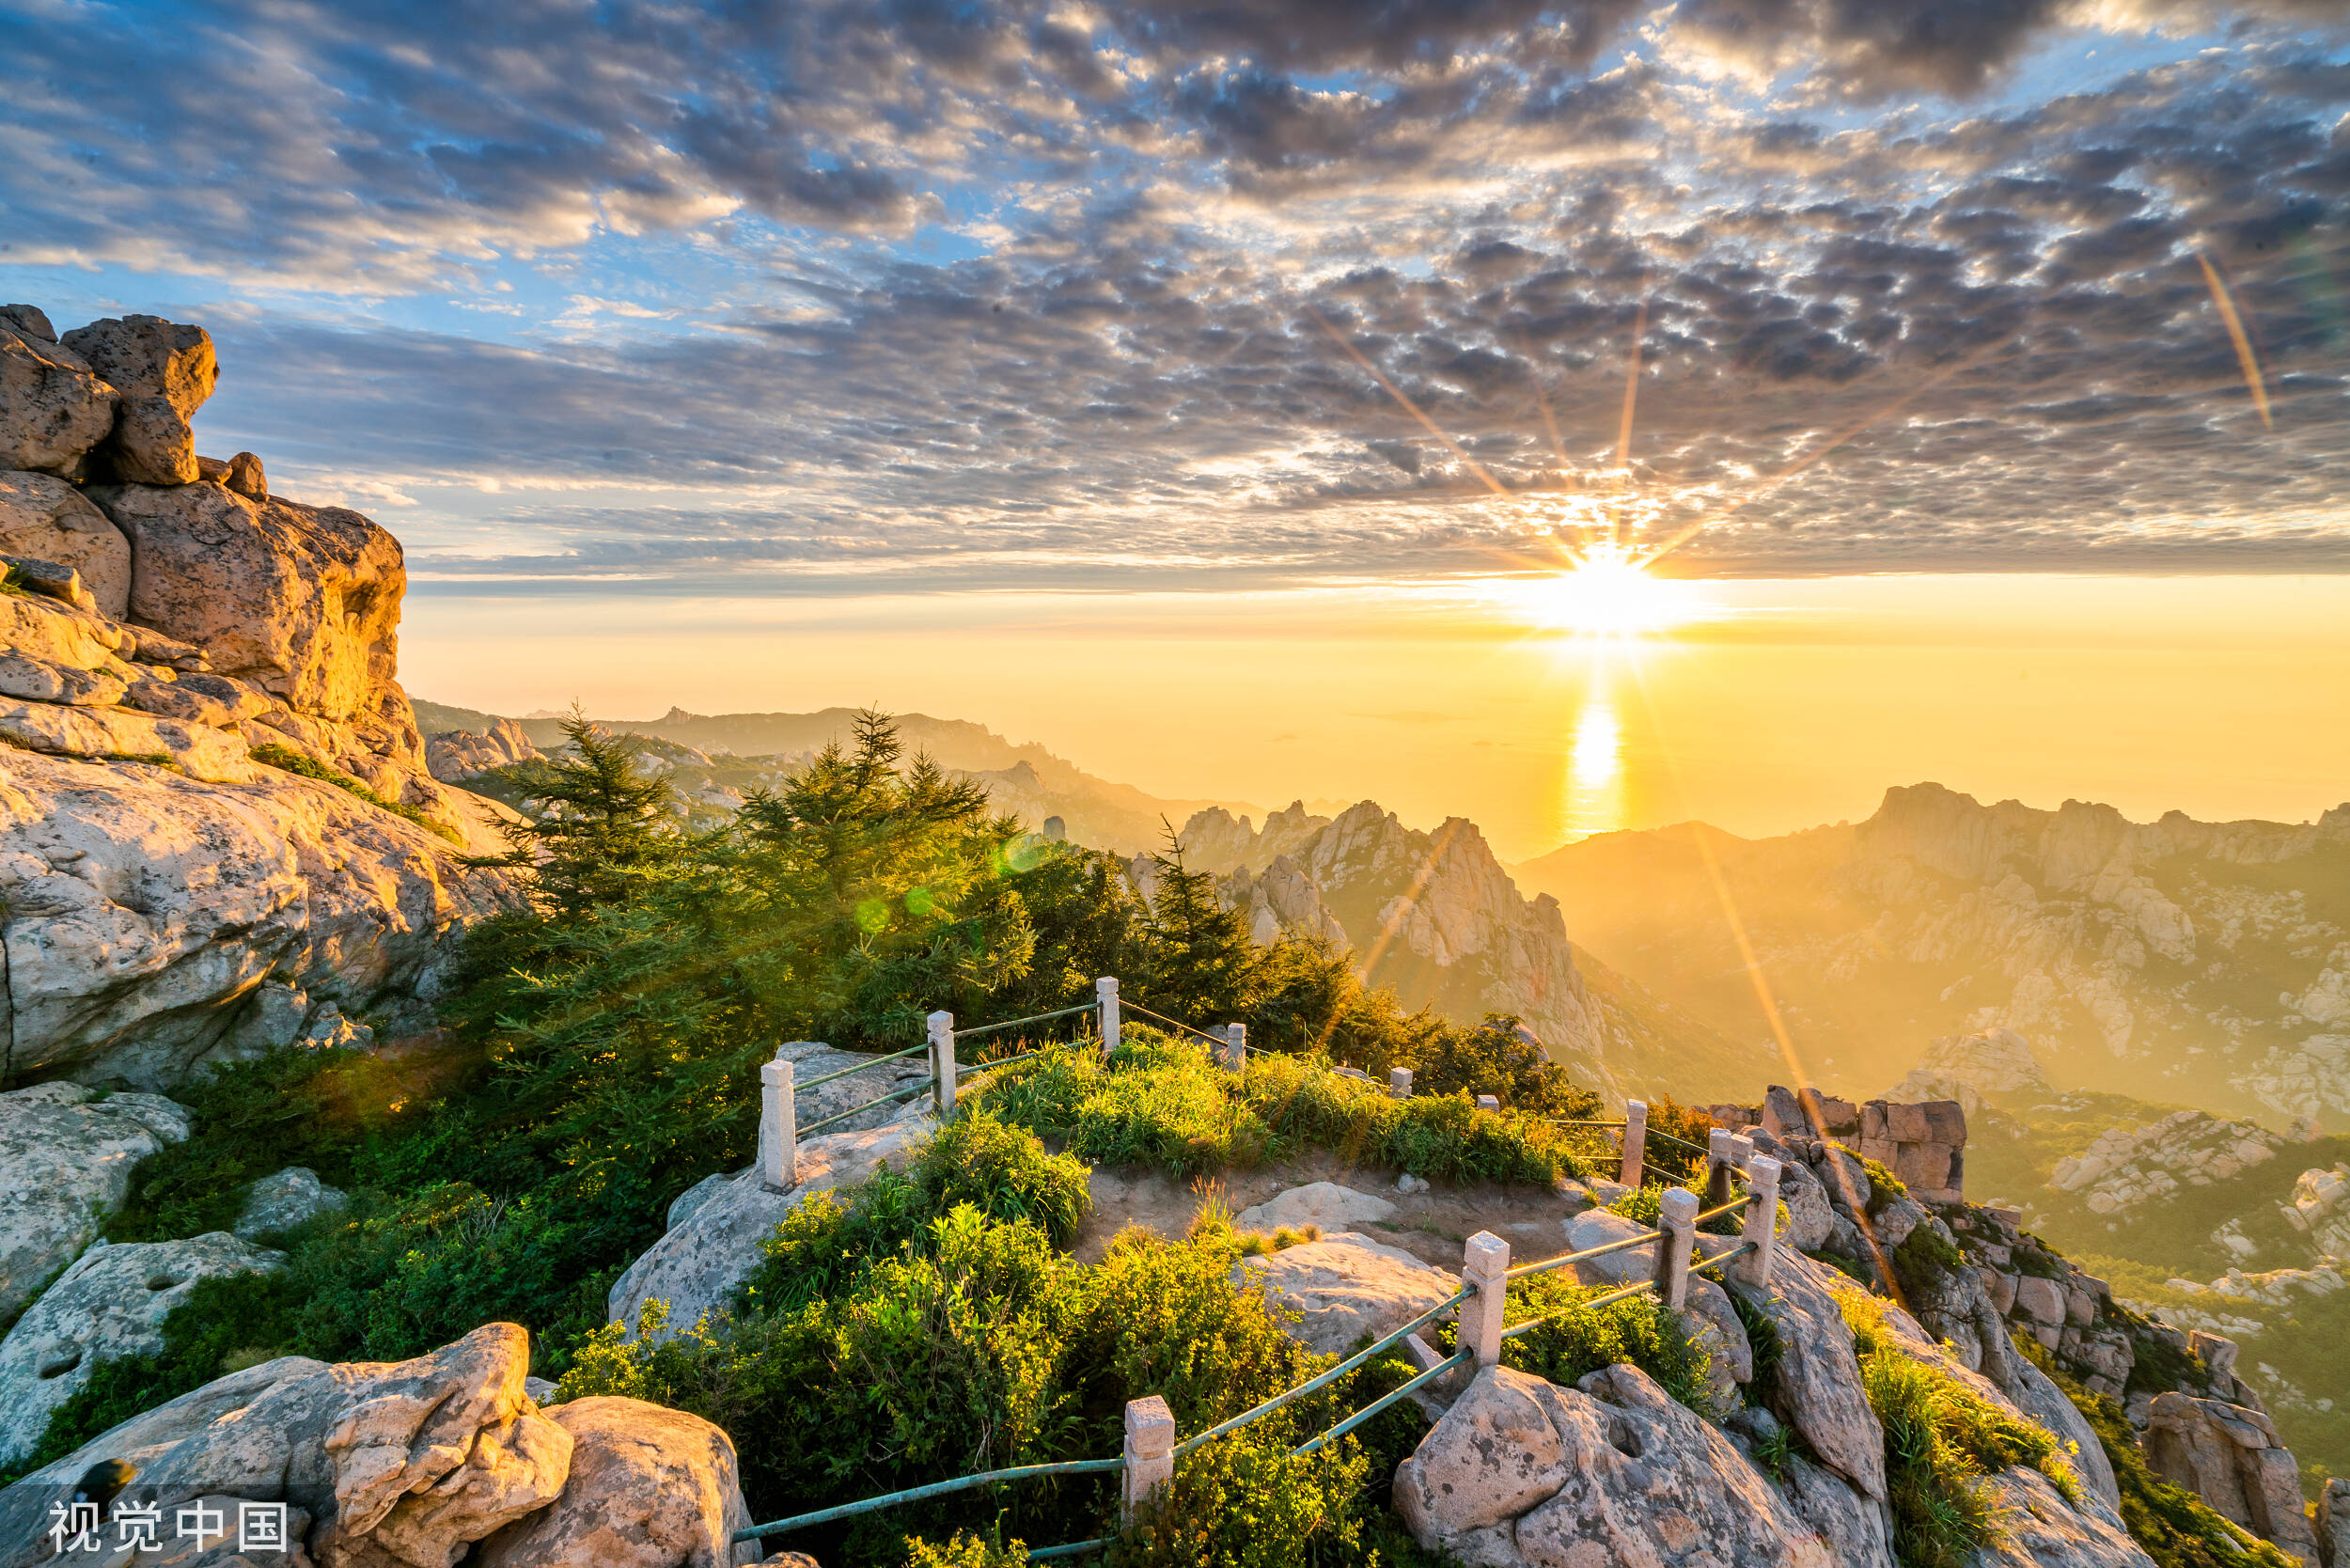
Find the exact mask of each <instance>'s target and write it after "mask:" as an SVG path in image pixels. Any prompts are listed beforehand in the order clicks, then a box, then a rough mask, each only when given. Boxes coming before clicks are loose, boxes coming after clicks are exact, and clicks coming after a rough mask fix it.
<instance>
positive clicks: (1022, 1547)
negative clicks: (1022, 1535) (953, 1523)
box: [906, 1529, 1028, 1568]
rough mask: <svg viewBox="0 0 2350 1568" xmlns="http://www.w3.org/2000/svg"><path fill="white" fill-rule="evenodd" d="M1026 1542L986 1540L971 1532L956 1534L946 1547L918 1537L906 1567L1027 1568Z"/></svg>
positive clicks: (958, 1532)
mask: <svg viewBox="0 0 2350 1568" xmlns="http://www.w3.org/2000/svg"><path fill="white" fill-rule="evenodd" d="M1027 1561H1028V1544H1027V1543H1026V1542H1025V1541H1020V1540H1012V1541H1004V1540H1001V1539H999V1538H998V1539H986V1540H982V1539H981V1538H980V1537H979V1536H978V1535H976V1534H974V1533H972V1532H971V1531H970V1530H967V1529H959V1530H957V1531H955V1535H954V1539H953V1540H951V1541H949V1542H948V1543H947V1544H945V1545H944V1546H934V1545H932V1544H930V1543H929V1542H928V1541H925V1540H923V1539H922V1538H921V1537H919V1536H917V1537H915V1539H914V1540H913V1542H912V1543H911V1544H909V1546H908V1548H907V1551H906V1568H1027Z"/></svg>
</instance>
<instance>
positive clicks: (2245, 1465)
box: [2146, 1392, 2317, 1565]
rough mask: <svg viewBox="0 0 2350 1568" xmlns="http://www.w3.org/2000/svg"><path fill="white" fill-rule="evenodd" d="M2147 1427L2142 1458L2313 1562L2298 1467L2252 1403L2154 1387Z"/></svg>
mask: <svg viewBox="0 0 2350 1568" xmlns="http://www.w3.org/2000/svg"><path fill="white" fill-rule="evenodd" d="M2150 1415H2151V1419H2150V1421H2149V1424H2148V1426H2147V1431H2146V1463H2147V1465H2148V1466H2150V1467H2151V1468H2152V1469H2153V1470H2154V1473H2155V1474H2156V1475H2158V1476H2160V1477H2162V1478H2163V1479H2164V1480H2165V1481H2168V1482H2172V1483H2173V1484H2174V1485H2177V1486H2181V1487H2184V1488H2185V1489H2186V1490H2187V1491H2189V1492H2192V1493H2194V1494H2195V1495H2196V1496H2198V1497H2201V1498H2202V1499H2203V1501H2205V1502H2206V1503H2209V1504H2210V1505H2211V1507H2212V1509H2213V1510H2214V1511H2215V1512H2216V1513H2220V1514H2222V1515H2224V1516H2225V1517H2227V1518H2229V1519H2232V1520H2233V1521H2234V1522H2235V1523H2237V1524H2239V1525H2242V1526H2243V1527H2244V1528H2245V1529H2248V1530H2250V1531H2251V1532H2252V1533H2253V1534H2254V1535H2257V1536H2259V1537H2260V1538H2261V1539H2262V1540H2264V1541H2267V1542H2271V1543H2273V1544H2276V1545H2277V1546H2279V1547H2280V1548H2282V1549H2283V1550H2284V1551H2287V1552H2290V1553H2291V1554H2293V1555H2294V1556H2295V1557H2297V1558H2299V1559H2300V1560H2302V1562H2303V1563H2305V1564H2310V1565H2314V1564H2315V1563H2316V1561H2317V1537H2316V1535H2315V1534H2314V1533H2313V1532H2312V1531H2311V1529H2310V1524H2309V1519H2308V1517H2307V1516H2306V1515H2305V1514H2304V1513H2302V1509H2301V1468H2300V1466H2299V1465H2298V1464H2296V1463H2295V1460H2294V1457H2293V1452H2292V1450H2290V1449H2287V1448H2286V1447H2285V1446H2284V1445H2283V1444H2282V1443H2281V1442H2279V1440H2278V1437H2277V1428H2276V1424H2275V1423H2274V1422H2272V1421H2271V1420H2270V1419H2268V1418H2267V1417H2266V1416H2265V1415H2264V1414H2263V1413H2262V1412H2260V1411H2258V1410H2249V1409H2246V1408H2245V1407H2244V1406H2242V1405H2236V1404H2227V1403H2221V1402H2220V1401H2218V1400H2214V1399H2197V1398H2195V1397H2193V1396H2192V1395H2188V1394H2182V1393H2177V1392H2170V1393H2163V1394H2156V1395H2155V1396H2154V1405H2153V1407H2152V1410H2151V1413H2150Z"/></svg>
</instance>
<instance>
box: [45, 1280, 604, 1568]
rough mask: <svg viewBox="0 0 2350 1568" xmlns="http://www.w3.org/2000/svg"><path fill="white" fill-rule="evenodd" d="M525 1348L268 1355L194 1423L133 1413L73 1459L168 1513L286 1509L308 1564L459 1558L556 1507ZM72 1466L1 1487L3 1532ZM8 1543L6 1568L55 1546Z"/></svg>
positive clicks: (556, 1436) (404, 1563)
mask: <svg viewBox="0 0 2350 1568" xmlns="http://www.w3.org/2000/svg"><path fill="white" fill-rule="evenodd" d="M529 1354H530V1341H529V1336H528V1335H527V1334H526V1333H525V1332H524V1330H523V1329H522V1328H521V1327H520V1326H518V1325H514V1324H510V1323H493V1324H485V1325H482V1326H481V1327H479V1328H477V1329H475V1330H474V1331H473V1332H472V1333H470V1334H468V1335H466V1336H465V1337H464V1338H463V1339H462V1340H460V1341H457V1342H456V1343H454V1344H451V1345H447V1346H445V1347H443V1348H442V1349H440V1350H437V1351H435V1352H433V1353H432V1354H431V1355H430V1356H418V1357H416V1358H415V1359H414V1360H410V1361H399V1362H390V1363H384V1362H365V1361H361V1362H347V1363H343V1364H340V1365H337V1366H331V1367H324V1368H320V1369H319V1370H317V1371H312V1372H303V1371H301V1370H299V1369H300V1364H299V1363H295V1364H286V1363H277V1364H274V1365H275V1366H277V1367H278V1368H279V1369H281V1370H280V1371H278V1372H275V1373H274V1374H273V1375H272V1376H271V1377H269V1378H268V1379H266V1380H263V1379H258V1378H254V1377H252V1376H251V1374H247V1373H240V1374H238V1377H237V1379H231V1380H228V1381H232V1382H235V1381H239V1380H243V1381H242V1383H241V1385H240V1390H239V1394H240V1397H242V1398H243V1403H241V1404H238V1405H237V1406H236V1407H234V1408H232V1409H229V1410H227V1411H225V1412H223V1413H222V1414H220V1415H218V1416H216V1417H214V1418H213V1419H211V1420H210V1421H209V1422H207V1423H206V1424H204V1425H202V1426H200V1427H197V1426H194V1421H193V1419H192V1416H193V1414H194V1412H190V1413H188V1414H187V1415H182V1416H177V1417H174V1418H172V1419H168V1420H165V1421H164V1422H160V1423H153V1424H151V1425H150V1426H149V1428H148V1429H147V1430H145V1431H141V1430H139V1429H140V1426H141V1423H142V1422H147V1421H149V1417H141V1418H138V1419H135V1420H133V1421H131V1422H128V1423H126V1424H125V1425H124V1426H123V1427H119V1428H117V1429H116V1430H115V1431H114V1432H110V1433H108V1434H107V1435H105V1436H104V1437H102V1438H100V1439H99V1440H98V1441H96V1442H94V1443H91V1444H89V1445H87V1446H86V1447H85V1448H84V1449H83V1450H81V1452H80V1453H79V1454H77V1455H76V1456H75V1461H79V1462H81V1463H82V1464H83V1465H84V1466H85V1467H86V1465H87V1463H88V1462H89V1460H88V1458H86V1457H85V1456H90V1457H105V1458H122V1459H125V1460H127V1461H128V1462H129V1463H130V1464H131V1465H132V1466H133V1467H134V1468H135V1469H136V1471H137V1475H136V1477H135V1478H134V1480H133V1488H134V1490H135V1494H136V1496H137V1497H138V1498H139V1500H140V1501H142V1502H151V1503H153V1504H154V1505H155V1506H157V1507H159V1508H160V1509H161V1510H162V1511H163V1516H164V1518H165V1519H167V1520H168V1519H170V1518H172V1517H173V1516H174V1511H175V1510H176V1509H178V1508H179V1507H180V1506H181V1505H183V1504H186V1503H190V1502H192V1501H194V1500H195V1499H196V1498H198V1497H227V1498H232V1499H236V1498H242V1499H244V1500H247V1501H252V1502H262V1503H271V1502H283V1503H286V1504H288V1505H289V1506H290V1508H291V1509H294V1510H299V1511H300V1512H301V1513H304V1514H305V1515H306V1516H307V1522H306V1535H305V1543H304V1544H305V1546H306V1548H307V1550H308V1553H309V1555H310V1557H311V1559H312V1560H314V1561H315V1562H316V1563H317V1564H318V1568H453V1565H454V1564H455V1563H456V1562H457V1561H458V1560H460V1559H461V1558H462V1556H463V1555H464V1554H465V1552H466V1550H467V1548H468V1547H470V1546H471V1545H472V1544H474V1543H476V1542H478V1541H481V1540H484V1539H486V1538H487V1537H489V1536H491V1535H493V1534H494V1533H496V1532H497V1531H498V1530H499V1529H503V1528H504V1527H506V1526H507V1525H509V1524H511V1523H513V1522H514V1521H515V1520H517V1519H521V1518H523V1517H525V1515H528V1514H530V1513H536V1512H538V1511H539V1510H540V1509H541V1508H544V1507H545V1506H546V1505H547V1504H548V1503H550V1502H553V1501H554V1500H555V1499H556V1497H557V1496H559V1495H560V1494H561V1492H562V1490H563V1483H564V1481H565V1479H566V1478H567V1476H568V1475H569V1473H570V1469H571V1459H572V1436H571V1434H570V1433H568V1432H566V1431H564V1430H563V1429H562V1428H561V1427H560V1426H558V1425H556V1423H555V1422H554V1421H552V1420H550V1419H547V1417H546V1416H545V1415H543V1414H541V1413H540V1410H539V1407H538V1405H537V1404H536V1403H534V1402H533V1401H532V1400H531V1399H530V1397H529V1396H528V1395H527V1394H526V1393H525V1391H524V1388H523V1382H524V1378H525V1372H526V1369H527V1367H528V1363H529ZM313 1365H315V1364H314V1363H313ZM269 1370H270V1369H269V1368H255V1369H254V1372H265V1371H269ZM256 1384H258V1385H259V1386H258V1388H256V1387H255V1385H256ZM209 1392H210V1390H199V1393H209ZM156 1414H159V1413H156V1412H150V1413H149V1416H150V1417H151V1416H153V1415H156ZM192 1427H193V1430H190V1429H191V1428H192ZM139 1438H144V1439H145V1442H144V1443H139V1442H136V1441H135V1440H136V1439H139ZM73 1462H74V1461H68V1462H66V1464H71V1463H73ZM66 1464H60V1465H53V1466H46V1467H44V1468H43V1469H41V1470H39V1471H37V1472H35V1473H34V1474H33V1475H30V1476H27V1477H26V1478H25V1479H24V1480H23V1481H20V1482H17V1483H16V1484H15V1485H14V1486H11V1487H9V1488H8V1490H7V1491H6V1492H0V1526H5V1525H7V1524H9V1523H11V1522H13V1521H15V1520H18V1519H20V1518H26V1517H29V1518H33V1519H40V1518H42V1517H43V1516H44V1515H45V1513H46V1509H47V1506H48V1504H49V1503H50V1502H51V1501H53V1500H55V1499H56V1498H57V1497H59V1496H60V1495H61V1494H63V1493H65V1492H68V1491H70V1490H71V1486H72V1482H73V1477H74V1475H76V1474H78V1472H75V1471H71V1470H69V1469H67V1468H66ZM28 1537H29V1539H27V1538H28ZM19 1543H23V1544H19ZM5 1552H13V1554H14V1555H12V1556H8V1557H5V1558H0V1568H31V1565H33V1564H37V1563H41V1562H46V1561H48V1560H50V1559H51V1557H52V1555H53V1554H52V1547H51V1542H50V1539H49V1537H48V1536H47V1535H46V1534H45V1533H41V1532H39V1531H35V1530H26V1531H25V1532H24V1534H22V1535H18V1536H13V1537H8V1538H5V1539H0V1553H5Z"/></svg>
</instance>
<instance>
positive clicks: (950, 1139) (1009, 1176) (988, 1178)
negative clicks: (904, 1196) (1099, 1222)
mask: <svg viewBox="0 0 2350 1568" xmlns="http://www.w3.org/2000/svg"><path fill="white" fill-rule="evenodd" d="M909 1174H911V1175H912V1177H913V1178H914V1184H915V1186H916V1188H917V1190H918V1191H920V1193H921V1194H922V1197H923V1199H924V1200H925V1201H927V1202H928V1203H929V1204H930V1206H931V1207H932V1209H933V1210H936V1211H938V1212H941V1213H944V1212H945V1211H947V1210H948V1209H951V1208H953V1207H954V1206H955V1205H956V1204H958V1203H970V1204H974V1205H976V1206H977V1207H978V1208H979V1211H980V1212H981V1213H982V1214H985V1215H990V1216H991V1217H993V1218H995V1219H1004V1220H1012V1219H1026V1220H1029V1221H1032V1222H1033V1223H1034V1224H1036V1225H1037V1226H1038V1227H1039V1228H1041V1229H1042V1231H1044V1233H1045V1235H1046V1236H1048V1237H1050V1238H1051V1239H1052V1242H1053V1245H1054V1246H1056V1247H1067V1246H1068V1245H1069V1243H1070V1242H1071V1240H1072V1239H1073V1238H1074V1237H1075V1235H1076V1233H1077V1227H1078V1225H1079V1224H1080V1223H1082V1222H1083V1221H1084V1219H1085V1216H1086V1215H1087V1213H1088V1212H1089V1210H1090V1209H1091V1208H1092V1207H1093V1199H1092V1196H1091V1194H1090V1193H1089V1191H1088V1190H1087V1186H1086V1175H1087V1170H1086V1165H1085V1162H1084V1161H1083V1160H1080V1159H1078V1158H1076V1157H1075V1156H1074V1155H1072V1154H1050V1153H1047V1152H1045V1149H1044V1145H1043V1144H1042V1143H1041V1142H1039V1141H1038V1140H1037V1137H1036V1135H1035V1134H1033V1133H1030V1132H1029V1131H1027V1130H1026V1128H1023V1127H1014V1126H1012V1125H1011V1124H1010V1123H1008V1122H1005V1121H1001V1120H999V1119H998V1118H996V1117H995V1116H993V1115H991V1114H989V1113H988V1112H987V1111H986V1110H985V1109H983V1108H974V1109H972V1110H969V1111H966V1112H964V1114H962V1115H960V1116H958V1117H956V1118H955V1119H954V1120H953V1121H949V1122H948V1123H947V1125H946V1126H944V1127H942V1128H940V1129H939V1130H938V1132H937V1133H936V1134H934V1135H933V1136H932V1137H931V1138H930V1139H929V1141H928V1142H927V1143H925V1144H924V1145H923V1147H922V1150H921V1152H919V1153H918V1154H917V1155H916V1156H915V1160H914V1165H913V1168H912V1169H911V1171H910V1172H909Z"/></svg>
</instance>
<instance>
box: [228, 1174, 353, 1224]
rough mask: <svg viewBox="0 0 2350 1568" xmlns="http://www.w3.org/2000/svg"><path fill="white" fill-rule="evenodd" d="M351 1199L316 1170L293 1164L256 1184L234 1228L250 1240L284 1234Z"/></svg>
mask: <svg viewBox="0 0 2350 1568" xmlns="http://www.w3.org/2000/svg"><path fill="white" fill-rule="evenodd" d="M350 1201H351V1200H350V1199H349V1198H347V1197H345V1196H344V1195H343V1194H342V1193H340V1192H338V1191H337V1190H336V1189H335V1188H333V1187H330V1186H328V1185H327V1184H325V1183H323V1182H321V1181H320V1180H319V1173H318V1172H317V1171H315V1170H308V1169H305V1168H303V1167H301V1166H298V1165H297V1166H290V1167H288V1168H286V1169H284V1170H281V1171H279V1172H277V1173H276V1174H275V1175H274V1176H264V1177H262V1178H261V1179H260V1180H259V1181H258V1182H256V1183H254V1184H253V1190H252V1191H251V1192H249V1193H247V1194H245V1200H244V1207H243V1209H242V1210H240V1211H239V1212H238V1215H237V1223H236V1224H235V1225H234V1226H233V1227H231V1230H232V1231H233V1232H234V1233H235V1234H236V1235H238V1236H240V1237H242V1238H243V1239H244V1240H246V1241H259V1240H261V1239H262V1238H263V1237H265V1236H282V1235H284V1234H286V1233H287V1232H288V1231H294V1230H298V1229H300V1228H301V1227H303V1226H305V1225H307V1224H308V1223H309V1222H310V1221H312V1220H314V1219H316V1218H318V1217H319V1216H320V1215H330V1214H336V1213H338V1212H339V1211H341V1210H342V1209H343V1208H344V1207H345V1206H347V1205H348V1204H349V1203H350Z"/></svg>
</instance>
